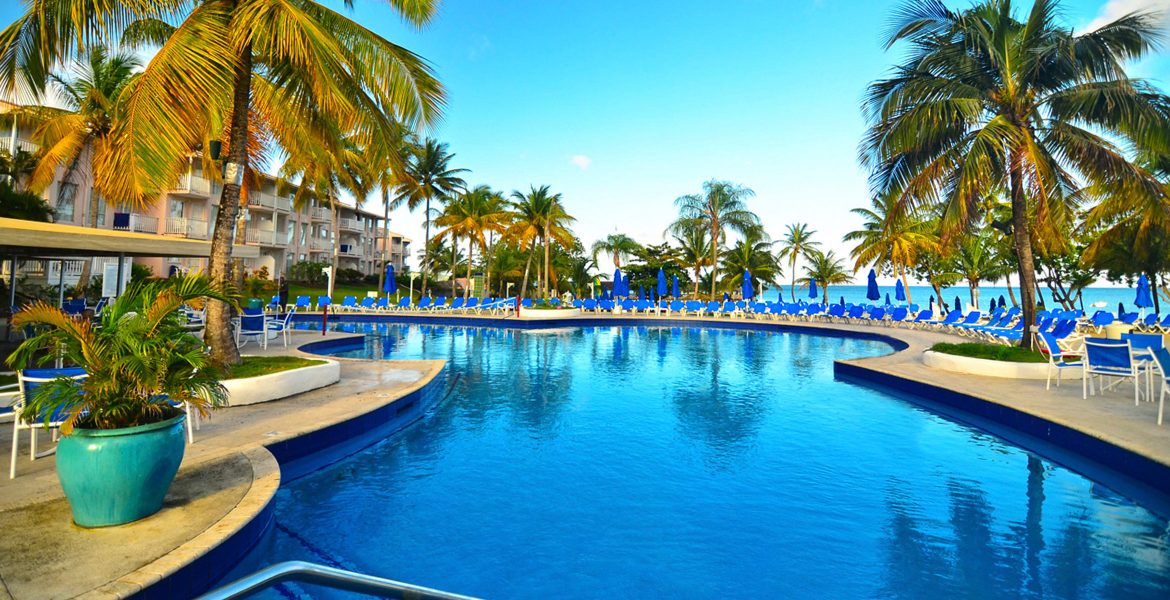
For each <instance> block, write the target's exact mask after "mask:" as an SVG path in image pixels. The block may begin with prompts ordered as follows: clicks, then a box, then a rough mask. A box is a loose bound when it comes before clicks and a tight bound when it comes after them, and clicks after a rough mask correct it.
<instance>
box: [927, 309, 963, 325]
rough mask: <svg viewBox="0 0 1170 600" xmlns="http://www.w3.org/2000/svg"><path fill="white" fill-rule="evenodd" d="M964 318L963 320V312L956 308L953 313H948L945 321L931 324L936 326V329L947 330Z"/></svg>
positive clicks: (944, 318)
mask: <svg viewBox="0 0 1170 600" xmlns="http://www.w3.org/2000/svg"><path fill="white" fill-rule="evenodd" d="M962 318H963V311H962V310H959V309H957V308H956V309H955V310H952V311H951V312H949V313H947V314H946V315H945V316H944V317H943V320H941V321H934V322H932V323H930V324H931V325H934V326H936V327H942V328H946V327H949V326H951V325H954V324H955V323H958V322H959V319H962Z"/></svg>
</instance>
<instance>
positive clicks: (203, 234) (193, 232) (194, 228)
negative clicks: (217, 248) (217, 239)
mask: <svg viewBox="0 0 1170 600" xmlns="http://www.w3.org/2000/svg"><path fill="white" fill-rule="evenodd" d="M207 231H208V230H207V221H204V220H201V219H188V218H187V217H167V229H166V233H167V234H168V235H181V236H183V237H185V238H191V239H193V240H205V239H207Z"/></svg>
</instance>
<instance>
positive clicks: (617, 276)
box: [613, 269, 622, 296]
mask: <svg viewBox="0 0 1170 600" xmlns="http://www.w3.org/2000/svg"><path fill="white" fill-rule="evenodd" d="M613 295H614V296H621V295H622V270H621V269H614V270H613Z"/></svg>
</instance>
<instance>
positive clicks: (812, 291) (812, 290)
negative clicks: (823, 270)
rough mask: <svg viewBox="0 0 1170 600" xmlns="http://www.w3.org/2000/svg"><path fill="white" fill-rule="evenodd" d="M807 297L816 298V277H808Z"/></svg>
mask: <svg viewBox="0 0 1170 600" xmlns="http://www.w3.org/2000/svg"><path fill="white" fill-rule="evenodd" d="M808 297H809V298H816V297H817V280H816V279H810V280H809V282H808Z"/></svg>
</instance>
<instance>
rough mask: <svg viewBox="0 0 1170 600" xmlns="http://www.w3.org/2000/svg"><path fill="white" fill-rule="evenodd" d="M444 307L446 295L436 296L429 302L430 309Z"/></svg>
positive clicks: (445, 305)
mask: <svg viewBox="0 0 1170 600" xmlns="http://www.w3.org/2000/svg"><path fill="white" fill-rule="evenodd" d="M445 308H447V297H446V296H439V297H438V298H435V301H434V302H432V303H431V310H442V309H445Z"/></svg>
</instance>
